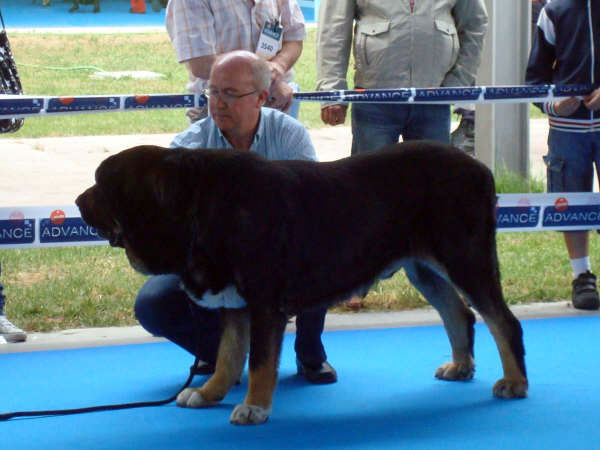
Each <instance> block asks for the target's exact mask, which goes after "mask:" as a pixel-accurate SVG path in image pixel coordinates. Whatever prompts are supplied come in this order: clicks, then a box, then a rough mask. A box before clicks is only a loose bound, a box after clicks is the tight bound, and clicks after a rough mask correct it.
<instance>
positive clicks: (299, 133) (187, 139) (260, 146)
mask: <svg viewBox="0 0 600 450" xmlns="http://www.w3.org/2000/svg"><path fill="white" fill-rule="evenodd" d="M171 148H186V149H190V150H194V149H203V148H212V149H228V148H232V147H231V144H230V143H229V141H228V140H227V139H226V138H225V136H223V133H221V130H219V128H218V127H217V125H216V124H215V122H214V121H213V120H212V118H211V117H210V116H208V117H207V118H205V119H202V120H199V121H198V122H196V123H194V124H192V125H190V127H189V128H188V129H187V130H185V131H184V132H182V133H180V134H178V135H177V136H175V138H174V139H173V142H171ZM249 151H251V152H257V153H258V154H259V155H261V156H262V157H264V158H267V159H274V160H276V159H280V160H282V159H307V160H312V161H316V160H317V155H316V153H315V148H314V147H313V145H312V141H311V140H310V135H309V134H308V131H307V130H306V127H305V126H304V125H302V124H301V123H300V122H298V121H297V120H296V119H293V118H292V117H290V116H288V115H287V114H284V113H282V112H281V111H278V110H276V109H272V108H261V110H260V121H259V124H258V130H257V131H256V134H255V135H254V140H253V141H252V145H251V146H250V150H249ZM190 297H191V298H192V300H194V302H196V303H197V304H199V305H200V306H203V307H205V308H220V307H227V308H240V307H243V306H244V305H245V304H246V302H245V301H244V299H243V298H242V297H241V296H240V295H239V293H238V292H237V289H236V288H235V287H234V286H232V285H229V286H227V287H226V288H225V289H223V290H222V291H221V292H218V293H216V294H213V293H212V292H210V291H209V292H207V293H205V294H204V296H203V297H202V298H201V299H196V298H193V297H192V296H191V295H190Z"/></svg>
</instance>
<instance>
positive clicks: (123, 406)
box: [0, 300, 200, 422]
mask: <svg viewBox="0 0 600 450" xmlns="http://www.w3.org/2000/svg"><path fill="white" fill-rule="evenodd" d="M189 307H190V311H191V312H192V317H193V318H194V319H193V320H194V321H195V322H196V323H198V313H197V312H196V310H195V309H194V306H193V305H192V304H191V300H190V305H189ZM194 339H195V340H196V347H197V348H200V337H199V335H198V333H194ZM198 355H199V352H196V357H195V359H194V364H193V365H192V366H191V367H190V374H189V376H188V379H187V380H186V382H185V384H184V385H183V386H182V387H181V388H180V389H179V390H178V391H177V393H175V394H174V395H173V396H171V397H169V398H167V399H165V400H157V401H148V402H133V403H119V404H112V405H99V406H89V407H85V408H73V409H54V410H47V411H17V412H9V413H4V414H0V422H1V421H7V420H10V419H14V418H17V417H40V416H46V417H52V416H66V415H71V414H85V413H92V412H99V411H118V410H121V409H133V408H146V407H150V406H163V405H167V404H169V403H171V402H173V401H175V399H177V396H178V395H179V394H180V393H181V392H183V390H184V389H186V388H187V387H188V386H189V385H190V384H191V382H192V379H193V378H194V375H195V372H194V369H195V368H196V366H197V365H198V362H199V361H200V357H199V356H198Z"/></svg>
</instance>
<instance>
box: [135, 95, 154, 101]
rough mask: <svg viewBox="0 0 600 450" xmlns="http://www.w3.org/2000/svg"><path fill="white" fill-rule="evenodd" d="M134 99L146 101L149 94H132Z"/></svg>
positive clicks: (148, 98)
mask: <svg viewBox="0 0 600 450" xmlns="http://www.w3.org/2000/svg"><path fill="white" fill-rule="evenodd" d="M133 98H135V101H136V102H138V103H146V102H147V101H148V100H150V96H149V95H134V97H133Z"/></svg>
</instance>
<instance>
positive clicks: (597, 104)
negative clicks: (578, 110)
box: [583, 88, 600, 111]
mask: <svg viewBox="0 0 600 450" xmlns="http://www.w3.org/2000/svg"><path fill="white" fill-rule="evenodd" d="M583 104H584V105H585V107H586V108H587V109H590V110H592V111H598V110H599V109H600V88H598V89H596V90H595V91H593V92H592V93H591V94H588V95H586V96H585V97H583Z"/></svg>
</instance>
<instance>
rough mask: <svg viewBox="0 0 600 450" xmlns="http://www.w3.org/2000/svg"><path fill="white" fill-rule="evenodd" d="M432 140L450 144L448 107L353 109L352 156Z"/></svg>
mask: <svg viewBox="0 0 600 450" xmlns="http://www.w3.org/2000/svg"><path fill="white" fill-rule="evenodd" d="M400 136H402V138H403V139H404V140H405V141H407V140H417V139H432V140H435V141H440V142H445V143H449V142H450V106H449V105H386V104H378V103H354V104H353V105H352V155H356V154H358V153H369V152H374V151H377V150H378V149H380V148H381V147H384V146H386V145H389V144H394V143H396V142H398V140H399V138H400Z"/></svg>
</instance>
